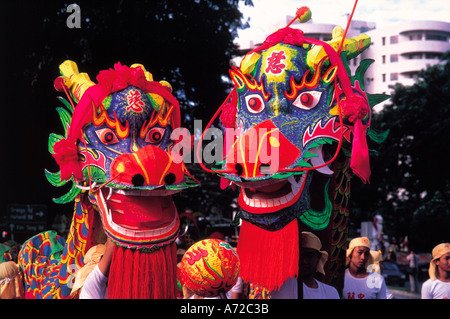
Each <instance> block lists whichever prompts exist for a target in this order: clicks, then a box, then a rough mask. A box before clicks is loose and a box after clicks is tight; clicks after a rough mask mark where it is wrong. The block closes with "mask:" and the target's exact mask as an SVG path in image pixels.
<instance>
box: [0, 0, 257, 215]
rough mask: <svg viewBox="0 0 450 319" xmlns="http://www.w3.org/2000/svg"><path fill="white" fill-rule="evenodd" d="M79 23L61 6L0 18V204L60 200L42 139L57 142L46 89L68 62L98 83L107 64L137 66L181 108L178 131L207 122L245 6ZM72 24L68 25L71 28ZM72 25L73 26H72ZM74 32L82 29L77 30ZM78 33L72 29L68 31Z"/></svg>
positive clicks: (90, 10)
mask: <svg viewBox="0 0 450 319" xmlns="http://www.w3.org/2000/svg"><path fill="white" fill-rule="evenodd" d="M76 3H77V5H78V6H79V8H80V15H79V16H80V18H81V19H80V21H76V20H73V21H72V18H74V16H71V15H72V14H74V13H75V11H74V10H69V12H68V11H67V8H68V6H69V4H70V2H69V3H67V2H63V1H10V2H6V3H4V4H2V10H1V11H0V23H1V29H2V30H3V31H2V33H1V42H2V48H3V50H2V51H3V55H2V59H1V60H0V72H1V74H2V77H1V80H0V81H1V83H0V87H1V88H2V106H3V107H2V117H1V118H2V120H1V121H2V122H1V128H2V139H0V140H1V143H2V144H1V145H0V147H1V148H2V150H5V156H2V163H1V164H2V165H1V166H2V167H3V168H4V170H3V173H2V179H3V182H2V185H3V189H2V195H3V196H2V199H1V201H2V202H1V209H2V210H4V209H5V208H6V205H7V204H9V203H26V204H28V203H45V204H47V205H48V206H49V210H52V211H53V214H54V211H55V210H57V209H59V207H55V204H53V203H52V202H51V198H52V197H57V196H58V190H55V189H54V188H53V187H52V186H51V185H49V183H48V182H47V181H46V179H45V176H44V169H45V168H47V169H49V170H51V171H57V170H58V169H57V167H56V163H55V161H54V160H53V159H52V157H51V156H50V154H49V153H48V151H47V140H48V135H49V133H51V132H60V131H62V127H60V124H59V123H60V121H59V119H58V114H57V112H56V110H55V109H56V107H58V106H60V104H59V102H58V100H57V99H56V98H57V96H58V95H60V94H59V93H58V92H56V91H55V90H54V89H53V81H54V79H55V78H56V77H57V76H59V71H58V67H59V65H60V64H61V63H62V62H63V61H64V60H66V59H71V60H73V61H75V62H76V63H77V64H78V67H79V70H80V72H86V73H88V74H89V75H90V77H91V79H92V80H94V81H95V77H96V76H97V74H98V72H99V71H100V70H104V69H108V68H112V67H113V65H114V63H116V62H118V61H120V62H121V63H122V64H125V65H131V64H133V63H141V64H143V65H145V67H146V68H147V69H148V70H149V71H150V72H151V73H152V74H153V76H154V79H155V80H157V81H159V80H166V81H168V82H169V83H171V85H172V86H173V89H174V95H175V97H176V98H177V99H178V100H179V101H180V105H181V108H182V116H183V118H184V119H185V120H184V122H183V125H184V126H186V127H187V128H188V129H191V128H192V123H193V120H194V119H205V120H208V119H209V118H211V117H212V114H213V113H214V112H215V110H216V109H217V108H218V107H219V106H220V104H221V103H222V102H223V100H224V99H225V97H226V96H227V90H228V89H229V87H228V86H229V84H227V83H225V82H224V81H223V80H222V77H223V76H227V75H228V70H229V66H230V65H229V63H230V60H231V59H232V58H233V57H234V56H235V55H236V54H237V47H236V46H235V45H234V44H233V41H234V39H235V37H236V35H237V31H238V29H240V28H244V27H245V26H246V24H245V23H244V22H243V21H242V14H241V13H240V11H239V3H244V4H246V5H251V4H252V2H251V0H190V1H186V0H185V1H176V0H166V1H151V0H141V1H119V0H114V1H95V2H93V1H85V0H81V1H77V2H76ZM68 19H70V21H68ZM69 22H70V23H69ZM75 22H79V26H80V27H79V28H78V27H76V26H77V24H76V23H75ZM73 26H75V27H73ZM67 209H69V208H67Z"/></svg>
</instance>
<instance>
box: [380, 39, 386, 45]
mask: <svg viewBox="0 0 450 319" xmlns="http://www.w3.org/2000/svg"><path fill="white" fill-rule="evenodd" d="M381 44H382V45H386V37H382V38H381Z"/></svg>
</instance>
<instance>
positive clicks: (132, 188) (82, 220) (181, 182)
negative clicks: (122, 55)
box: [21, 61, 198, 298]
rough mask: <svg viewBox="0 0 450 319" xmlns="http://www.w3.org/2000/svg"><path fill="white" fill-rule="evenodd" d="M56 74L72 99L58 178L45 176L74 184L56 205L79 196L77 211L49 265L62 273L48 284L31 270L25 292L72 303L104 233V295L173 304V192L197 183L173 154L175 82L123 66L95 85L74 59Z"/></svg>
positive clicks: (25, 261)
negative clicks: (81, 272) (75, 285)
mask: <svg viewBox="0 0 450 319" xmlns="http://www.w3.org/2000/svg"><path fill="white" fill-rule="evenodd" d="M60 71H61V76H60V77H58V78H57V79H56V80H55V83H54V85H55V88H56V89H57V90H58V91H62V92H66V94H67V96H68V99H69V100H68V101H67V100H65V99H62V101H63V102H64V104H65V106H66V108H62V107H60V108H58V109H57V110H58V113H59V115H60V118H61V120H62V122H63V125H64V128H65V137H63V136H62V135H57V134H51V135H50V140H49V151H50V152H51V153H52V154H53V157H54V158H55V160H56V161H57V163H58V165H59V167H60V172H57V173H51V172H49V171H46V176H47V179H48V180H49V181H50V182H51V183H52V184H53V185H55V186H63V185H65V184H66V183H67V182H69V181H72V187H71V189H70V191H69V192H68V193H67V194H66V195H64V196H62V197H60V198H57V199H55V202H57V203H67V202H70V201H72V200H75V214H74V218H73V221H72V226H71V230H70V233H69V236H68V238H67V240H66V242H65V243H64V242H63V241H61V240H60V239H59V241H58V243H59V246H58V247H60V249H61V250H62V252H61V253H60V258H61V260H60V263H51V262H49V263H51V264H52V265H54V264H58V265H59V266H58V267H53V268H55V269H53V271H52V272H53V273H55V272H59V275H55V276H54V278H55V279H54V280H53V281H52V283H51V284H49V283H48V282H47V283H43V282H41V281H40V280H39V279H37V278H36V277H37V273H35V272H33V271H32V270H31V268H30V269H29V271H27V272H26V273H27V275H28V284H27V287H28V289H29V290H33V296H35V297H36V296H38V297H45V298H47V297H61V298H64V297H68V296H69V295H70V285H71V284H70V280H71V279H73V276H74V275H76V271H77V270H78V269H80V268H81V267H82V266H83V263H84V261H83V259H84V255H85V253H86V252H87V251H88V250H89V249H90V248H91V247H92V246H94V245H96V244H101V243H104V242H105V240H106V236H107V237H109V238H110V239H111V240H112V241H113V242H114V243H115V247H114V252H113V257H112V262H111V268H110V274H109V282H108V298H175V293H176V283H177V280H176V245H175V239H176V237H177V236H178V232H179V225H180V222H179V216H178V213H177V210H176V207H175V205H174V203H173V201H172V197H171V195H172V194H175V193H177V192H180V191H181V190H183V189H185V188H188V187H192V186H196V185H198V182H197V181H196V180H195V179H194V178H192V177H191V176H190V174H189V172H188V171H187V169H186V167H185V165H184V163H183V162H182V160H181V156H179V155H178V154H177V153H176V152H175V151H174V145H175V144H176V141H173V140H172V139H171V134H172V132H173V131H174V130H176V129H179V128H180V109H179V104H178V101H177V100H176V99H175V98H174V96H173V95H172V93H171V92H172V88H171V86H170V84H169V83H167V82H165V81H161V82H156V81H153V78H152V74H151V73H149V72H148V71H146V70H145V68H144V66H142V65H139V64H135V65H132V66H131V67H128V66H125V65H121V64H120V63H117V64H115V65H114V69H109V70H105V71H101V72H100V73H99V75H98V76H97V81H98V83H97V84H95V83H94V82H92V81H91V80H90V79H89V76H88V75H87V74H85V73H79V72H78V68H77V65H76V64H75V63H74V62H72V61H65V62H64V63H63V64H61V65H60ZM105 234H106V236H104V235H105ZM39 236H40V239H41V240H39V241H37V242H36V241H34V242H33V240H31V241H29V242H28V243H27V244H25V245H24V248H23V249H22V251H23V252H22V258H21V260H22V265H23V267H22V268H26V267H27V265H29V264H33V262H34V261H35V260H36V259H35V258H34V257H32V256H33V255H32V252H33V250H34V249H36V248H37V247H36V246H38V247H39V246H40V245H41V244H42V243H43V242H46V241H50V242H52V241H51V240H48V239H49V236H48V234H40V235H39ZM39 236H38V237H39ZM49 246H50V247H55V246H51V245H49ZM62 247H64V248H62ZM37 249H39V248H37ZM50 251H52V249H50ZM47 255H48V258H47V259H49V260H52V258H53V259H56V260H57V259H58V258H56V257H55V254H53V255H51V254H47ZM50 255H51V256H50ZM144 265H145V266H144ZM142 269H146V271H142Z"/></svg>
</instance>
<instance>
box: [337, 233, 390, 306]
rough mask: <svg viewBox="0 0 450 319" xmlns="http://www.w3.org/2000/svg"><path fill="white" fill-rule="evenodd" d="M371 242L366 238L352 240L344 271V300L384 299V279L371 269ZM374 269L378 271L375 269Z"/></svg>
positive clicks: (372, 257) (372, 254)
mask: <svg viewBox="0 0 450 319" xmlns="http://www.w3.org/2000/svg"><path fill="white" fill-rule="evenodd" d="M370 248H371V242H370V240H369V239H368V238H367V237H358V238H353V239H352V240H351V241H350V243H349V247H348V249H347V262H346V264H347V265H348V266H349V268H348V269H346V270H345V279H344V290H343V293H342V296H343V298H344V299H386V283H385V281H384V277H383V276H381V275H380V274H379V273H378V272H377V271H370V270H369V269H368V268H369V267H371V266H372V267H373V264H374V256H375V254H374V253H375V252H374V251H371V250H370ZM376 269H379V268H378V267H376Z"/></svg>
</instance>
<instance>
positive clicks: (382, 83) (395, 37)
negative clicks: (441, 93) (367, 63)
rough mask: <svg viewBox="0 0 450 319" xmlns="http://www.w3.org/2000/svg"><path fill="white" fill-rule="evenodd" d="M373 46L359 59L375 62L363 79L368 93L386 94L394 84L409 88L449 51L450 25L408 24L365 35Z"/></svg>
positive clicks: (402, 23)
mask: <svg viewBox="0 0 450 319" xmlns="http://www.w3.org/2000/svg"><path fill="white" fill-rule="evenodd" d="M366 34H367V35H369V36H370V37H371V40H372V44H371V46H370V47H369V49H367V50H366V51H365V52H364V53H363V54H362V58H370V59H374V60H375V63H373V65H372V66H371V67H370V68H369V70H368V71H367V73H366V77H365V87H366V90H367V91H368V92H369V93H375V92H378V93H387V94H389V93H390V92H391V91H392V89H391V88H389V86H391V85H394V84H395V83H401V84H403V85H412V84H414V82H415V80H416V79H417V75H418V73H419V71H420V70H421V69H425V68H426V67H427V66H429V65H434V64H437V63H439V62H440V60H439V57H440V56H442V54H443V53H444V52H446V51H448V50H450V23H447V22H441V21H407V22H400V23H396V24H392V25H390V26H386V27H383V28H377V29H374V30H371V31H368V32H366Z"/></svg>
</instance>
